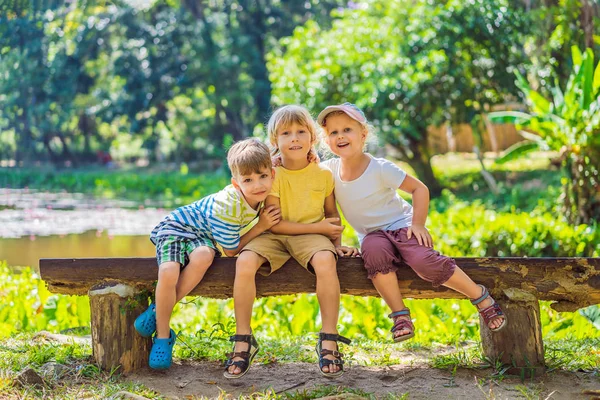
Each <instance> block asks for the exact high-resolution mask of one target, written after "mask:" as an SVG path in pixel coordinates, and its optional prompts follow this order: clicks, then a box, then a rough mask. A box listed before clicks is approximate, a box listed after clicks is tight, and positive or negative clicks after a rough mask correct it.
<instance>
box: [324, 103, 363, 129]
mask: <svg viewBox="0 0 600 400" xmlns="http://www.w3.org/2000/svg"><path fill="white" fill-rule="evenodd" d="M334 111H342V112H344V113H346V114H347V115H348V116H349V117H350V118H352V119H353V120H355V121H358V122H360V123H361V124H366V123H367V117H365V114H364V113H363V112H362V111H361V109H360V108H358V107H356V106H355V105H354V104H352V103H344V104H339V105H335V106H328V107H325V109H324V110H323V111H321V112H320V113H319V115H318V116H317V123H318V124H319V125H321V126H323V121H324V120H325V118H326V117H327V115H329V114H330V113H332V112H334Z"/></svg>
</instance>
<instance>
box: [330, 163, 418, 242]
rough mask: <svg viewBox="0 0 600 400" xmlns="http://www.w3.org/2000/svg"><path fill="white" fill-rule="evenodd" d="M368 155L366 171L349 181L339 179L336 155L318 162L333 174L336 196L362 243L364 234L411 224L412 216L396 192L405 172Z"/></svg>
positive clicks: (392, 164) (407, 204)
mask: <svg viewBox="0 0 600 400" xmlns="http://www.w3.org/2000/svg"><path fill="white" fill-rule="evenodd" d="M368 156H369V157H371V162H370V163H369V165H368V166H367V169H366V170H365V172H363V174H362V175H361V176H359V177H358V178H356V179H354V180H353V181H349V182H345V181H343V180H342V179H341V178H340V159H339V158H333V159H331V160H327V161H324V162H322V163H321V165H323V166H325V167H327V168H329V169H330V170H331V172H332V173H333V179H334V181H335V198H336V200H337V202H338V203H339V205H340V208H341V209H342V213H344V216H345V217H346V219H347V220H348V222H349V223H350V225H351V226H352V228H354V230H355V231H356V233H357V235H358V240H359V241H360V242H361V243H362V241H363V239H364V237H365V236H366V235H367V233H370V232H374V231H378V230H397V229H400V228H405V227H408V226H410V225H411V223H412V215H413V210H412V206H411V205H410V204H409V203H407V202H406V201H405V200H404V199H403V198H402V197H400V196H399V195H398V193H397V192H396V189H398V187H400V185H401V184H402V182H403V181H404V178H406V172H404V171H403V170H401V169H400V168H399V167H398V166H397V165H396V164H394V163H392V162H390V161H388V160H386V159H384V158H375V157H373V156H372V155H370V154H368Z"/></svg>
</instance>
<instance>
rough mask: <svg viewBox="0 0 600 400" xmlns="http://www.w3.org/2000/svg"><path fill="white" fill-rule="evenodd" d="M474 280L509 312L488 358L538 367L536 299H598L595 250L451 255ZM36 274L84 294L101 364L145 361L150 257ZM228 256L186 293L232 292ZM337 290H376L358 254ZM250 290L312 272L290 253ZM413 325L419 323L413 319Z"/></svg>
mask: <svg viewBox="0 0 600 400" xmlns="http://www.w3.org/2000/svg"><path fill="white" fill-rule="evenodd" d="M456 262H457V264H458V265H459V266H460V267H461V268H462V269H463V270H464V271H465V272H466V273H467V274H468V275H469V276H470V277H471V278H472V279H473V280H474V281H476V282H478V283H481V284H483V285H485V286H487V287H488V289H489V290H490V292H491V293H492V295H493V296H494V297H495V298H496V300H497V301H498V302H499V303H500V304H501V305H502V307H503V309H504V311H505V313H506V315H507V316H508V320H509V322H508V325H507V326H506V327H505V328H504V329H503V330H502V331H500V332H497V333H492V332H490V331H489V329H487V327H485V326H483V324H482V329H481V341H482V346H483V350H484V353H485V355H486V356H487V357H489V358H490V359H500V360H501V361H502V362H503V363H504V364H507V365H512V366H513V367H514V368H517V369H520V370H521V371H523V370H526V373H527V374H529V373H535V374H539V373H540V372H542V371H543V370H544V348H543V342H542V330H541V324H540V308H539V300H552V301H554V302H555V303H553V305H552V307H553V308H554V309H555V310H558V311H575V310H577V309H579V308H582V307H586V306H589V305H593V304H599V303H600V258H456ZM40 274H41V277H42V279H43V280H44V281H46V283H47V284H48V289H49V290H50V291H51V292H53V293H61V294H75V295H89V296H90V307H91V330H92V346H93V353H94V357H95V359H96V361H97V363H98V364H99V365H100V366H101V367H102V368H104V369H107V370H110V369H111V368H114V367H117V366H120V368H121V371H122V372H123V373H129V372H131V371H133V370H135V369H137V368H141V367H145V366H146V365H147V361H148V353H149V349H150V345H151V341H150V339H145V338H142V337H141V336H139V335H138V334H137V333H136V332H135V330H134V328H133V321H134V320H135V318H136V317H137V316H138V315H139V314H140V313H141V312H142V311H143V310H144V309H145V308H146V307H147V304H148V303H147V300H148V293H149V290H152V288H153V283H154V282H155V281H156V279H157V276H158V268H157V266H156V260H155V259H154V258H88V259H85V258H83V259H41V260H40ZM234 274H235V258H219V259H217V260H215V262H214V263H213V265H212V266H211V268H210V269H209V270H208V272H207V274H206V276H205V278H204V279H203V280H202V282H201V283H200V285H198V286H197V287H196V288H195V289H194V290H193V291H192V293H191V294H190V295H199V296H204V297H211V298H230V297H232V288H233V279H234ZM338 274H339V278H340V284H341V288H342V293H344V294H349V295H357V296H378V294H377V292H376V291H375V289H374V287H373V285H372V283H371V281H369V280H368V279H367V278H366V273H365V271H364V268H363V263H362V259H360V258H343V259H340V260H339V261H338ZM398 279H399V281H400V286H401V288H402V293H403V295H404V296H405V297H406V298H414V299H458V298H463V296H462V295H460V294H458V293H456V292H454V291H452V290H449V289H446V288H444V287H440V288H438V289H434V288H432V286H431V284H429V283H427V282H425V281H423V280H422V279H420V278H419V277H417V276H416V274H415V273H414V272H413V271H412V270H411V269H410V268H408V267H406V268H401V269H400V271H399V272H398ZM256 284H257V295H258V296H259V297H264V296H277V295H285V294H294V293H311V292H312V293H314V291H315V279H314V277H313V276H312V275H310V274H309V273H308V272H306V271H305V270H304V269H302V268H301V267H300V266H299V265H298V264H297V263H296V262H295V261H289V262H288V263H287V264H286V265H285V267H284V268H282V269H281V270H279V271H277V272H275V273H274V274H272V275H271V276H269V277H264V276H261V275H257V277H256ZM416 329H419V326H418V325H417V326H416Z"/></svg>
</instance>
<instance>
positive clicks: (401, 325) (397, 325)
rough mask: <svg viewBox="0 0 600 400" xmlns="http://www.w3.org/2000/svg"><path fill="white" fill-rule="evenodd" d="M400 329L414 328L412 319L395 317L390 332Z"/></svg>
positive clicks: (412, 329)
mask: <svg viewBox="0 0 600 400" xmlns="http://www.w3.org/2000/svg"><path fill="white" fill-rule="evenodd" d="M402 329H408V330H411V331H414V330H415V326H414V325H413V323H412V321H410V320H407V319H397V320H396V321H395V322H394V326H393V327H392V329H390V331H391V332H396V331H399V330H402Z"/></svg>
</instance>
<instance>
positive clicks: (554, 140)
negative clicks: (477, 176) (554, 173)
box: [489, 47, 600, 224]
mask: <svg viewBox="0 0 600 400" xmlns="http://www.w3.org/2000/svg"><path fill="white" fill-rule="evenodd" d="M572 59H573V70H572V72H571V75H570V77H569V81H568V82H567V84H566V86H565V87H564V90H563V89H562V88H561V85H560V84H559V83H558V82H557V83H556V84H555V85H554V86H553V87H552V88H551V90H550V91H551V93H552V98H551V100H547V99H546V98H545V97H544V96H543V95H542V94H540V93H539V92H538V91H536V90H533V89H532V88H531V86H530V85H529V83H528V82H527V81H526V80H525V78H524V77H523V76H521V75H520V74H519V73H517V80H518V85H519V87H520V89H521V90H522V91H523V93H524V94H525V96H526V98H527V100H528V102H529V105H530V108H531V115H528V114H523V113H518V114H515V113H510V114H509V113H491V114H489V118H490V120H492V121H495V120H500V121H506V120H512V121H513V122H515V123H518V124H519V125H520V126H523V127H526V128H528V129H529V130H531V131H534V132H537V133H538V134H539V135H540V137H541V139H542V140H543V142H544V144H545V145H547V146H548V147H549V148H550V149H551V150H555V151H560V153H561V159H562V167H563V170H564V173H565V175H566V178H565V179H564V182H563V189H564V192H565V195H564V206H565V211H566V216H567V218H568V220H569V221H570V222H572V223H576V224H580V223H592V222H593V221H598V220H599V219H600V194H599V193H600V192H599V191H598V187H599V185H600V183H599V182H600V171H599V169H598V165H597V162H595V161H594V160H598V159H600V62H599V63H597V64H596V65H594V54H593V52H592V50H591V49H587V50H586V51H585V53H584V54H582V53H581V51H580V50H579V49H578V48H577V47H573V48H572ZM518 152H521V153H522V148H521V147H517V148H514V149H511V151H509V152H508V154H506V155H505V156H504V158H514V157H516V156H518V155H519V154H518Z"/></svg>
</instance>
